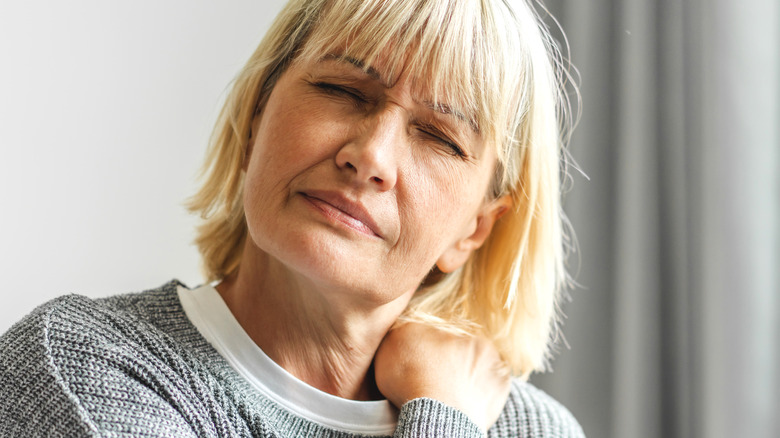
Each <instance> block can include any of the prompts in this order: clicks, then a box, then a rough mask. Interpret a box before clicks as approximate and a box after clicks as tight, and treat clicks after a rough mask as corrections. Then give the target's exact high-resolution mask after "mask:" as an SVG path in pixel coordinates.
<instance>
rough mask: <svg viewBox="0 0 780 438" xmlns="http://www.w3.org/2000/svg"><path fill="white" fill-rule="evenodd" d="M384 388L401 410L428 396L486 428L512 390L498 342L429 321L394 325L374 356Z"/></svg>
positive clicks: (377, 372)
mask: <svg viewBox="0 0 780 438" xmlns="http://www.w3.org/2000/svg"><path fill="white" fill-rule="evenodd" d="M374 374H375V376H376V384H377V387H378V388H379V391H381V392H382V394H383V395H384V396H385V397H387V399H388V400H389V401H390V402H391V403H393V404H394V405H395V406H396V407H398V408H399V409H400V408H401V406H403V405H404V403H406V402H408V401H409V400H412V399H415V398H420V397H428V398H432V399H436V400H439V401H441V402H442V403H445V404H447V405H449V406H452V407H454V408H457V409H459V410H460V411H462V412H463V413H465V414H466V415H468V416H469V418H471V419H472V420H473V421H474V422H475V423H476V424H477V425H479V426H480V427H482V428H483V429H484V430H487V429H489V428H490V426H492V425H493V423H495V421H496V420H497V419H498V416H499V415H500V414H501V411H502V409H503V407H504V404H505V403H506V399H507V397H508V395H509V382H510V376H509V370H508V369H507V367H506V365H505V364H504V362H503V361H502V360H501V357H500V356H499V354H498V351H496V349H495V348H494V347H493V344H492V343H491V342H490V341H489V340H487V339H485V338H481V337H467V336H458V335H455V334H452V333H449V332H447V331H444V330H441V329H438V328H435V327H431V326H428V325H425V324H418V323H409V324H404V325H402V326H400V327H398V328H395V329H393V330H391V331H390V332H389V333H388V334H387V336H385V339H384V340H383V341H382V344H381V345H380V346H379V349H378V350H377V352H376V356H375V358H374Z"/></svg>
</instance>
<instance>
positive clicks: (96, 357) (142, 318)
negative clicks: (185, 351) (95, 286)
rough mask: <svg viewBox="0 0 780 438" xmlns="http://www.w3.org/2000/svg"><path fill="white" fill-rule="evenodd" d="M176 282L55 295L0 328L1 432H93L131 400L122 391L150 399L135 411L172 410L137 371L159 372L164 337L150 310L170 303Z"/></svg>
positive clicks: (143, 373)
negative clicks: (103, 293)
mask: <svg viewBox="0 0 780 438" xmlns="http://www.w3.org/2000/svg"><path fill="white" fill-rule="evenodd" d="M175 288H176V284H175V283H174V282H171V283H168V284H166V285H165V286H163V287H161V288H158V289H155V290H151V291H147V292H143V293H140V294H128V295H121V296H117V297H112V298H105V299H90V298H87V297H84V296H80V295H67V296H63V297H59V298H56V299H54V300H52V301H49V302H47V303H45V304H43V305H41V306H39V307H38V308H36V309H35V310H34V311H33V312H32V313H30V314H29V315H27V316H26V317H25V318H24V319H22V320H21V321H19V322H18V323H16V324H15V325H14V326H12V327H11V329H9V331H8V332H6V333H5V334H3V335H2V336H0V352H2V353H1V354H0V435H2V436H6V434H8V435H10V436H47V435H49V432H52V433H53V432H54V431H56V433H54V435H55V436H58V435H65V436H94V435H97V434H99V433H100V432H99V431H101V430H105V427H106V424H101V421H100V419H106V418H109V419H110V420H111V421H118V419H117V418H115V417H116V416H114V415H113V414H112V413H115V412H118V411H117V410H116V409H117V408H119V407H120V406H122V404H123V403H125V405H126V404H127V403H128V402H129V401H131V400H128V397H127V394H137V395H139V398H140V396H143V397H144V398H146V400H148V401H150V403H147V405H148V406H141V408H139V409H138V410H139V412H142V411H143V413H150V412H151V411H154V413H155V414H156V415H160V414H172V412H170V409H169V408H167V407H166V406H165V405H164V404H162V403H152V402H153V400H152V398H151V397H150V395H151V394H147V393H146V392H148V389H146V388H148V386H146V388H145V384H148V383H149V382H144V381H143V380H144V379H142V378H139V377H143V376H148V375H155V374H156V375H159V371H160V366H159V364H161V363H162V362H163V361H162V360H160V359H161V358H160V355H159V354H156V353H157V352H158V351H161V350H165V349H166V344H167V343H166V342H165V341H164V340H163V339H162V338H163V337H164V334H163V333H162V332H161V331H160V330H157V329H156V328H155V323H154V321H155V319H160V318H158V317H156V316H155V315H156V314H159V313H160V312H163V313H164V312H169V311H172V310H170V309H167V307H170V305H169V303H167V301H170V300H168V299H166V297H168V298H170V297H172V298H174V299H175V298H176V294H175ZM171 291H173V293H171ZM155 303H156V304H158V305H157V306H155ZM152 350H157V351H154V352H153V351H152ZM152 353H155V354H152ZM157 380H159V379H157ZM159 383H160V382H157V384H158V385H159ZM109 414H112V415H109ZM168 418H174V416H172V415H171V417H168ZM170 423H171V426H172V427H173V429H177V426H179V424H173V423H175V421H171V422H170ZM114 424H116V423H114Z"/></svg>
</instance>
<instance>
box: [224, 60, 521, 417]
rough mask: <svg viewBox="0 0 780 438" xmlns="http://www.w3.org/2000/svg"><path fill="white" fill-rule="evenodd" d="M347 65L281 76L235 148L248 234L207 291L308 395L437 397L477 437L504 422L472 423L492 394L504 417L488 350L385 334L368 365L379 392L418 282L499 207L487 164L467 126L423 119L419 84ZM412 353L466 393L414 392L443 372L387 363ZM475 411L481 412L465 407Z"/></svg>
mask: <svg viewBox="0 0 780 438" xmlns="http://www.w3.org/2000/svg"><path fill="white" fill-rule="evenodd" d="M354 64H355V63H354V62H353V61H348V60H342V59H340V58H338V57H325V59H323V60H321V61H317V62H313V63H309V64H302V63H294V64H293V65H292V66H290V67H289V68H288V69H287V70H286V71H285V72H284V73H283V74H282V75H281V77H280V78H279V81H278V82H277V84H276V85H275V87H274V89H273V91H272V92H271V94H270V96H269V98H268V100H267V102H266V104H265V106H264V107H263V108H262V110H261V111H260V114H259V115H258V116H257V117H256V119H255V121H254V123H253V129H252V136H251V138H250V140H249V145H248V149H247V157H246V162H245V166H244V170H245V172H246V179H245V187H244V207H245V212H246V220H247V226H248V230H249V238H248V239H247V243H246V245H245V246H244V250H243V254H242V260H241V264H240V266H239V269H238V272H237V273H236V274H234V275H232V276H230V277H229V278H226V279H225V280H224V281H223V282H222V283H221V284H220V285H219V286H218V287H217V290H218V291H219V292H220V294H221V295H222V297H223V298H224V300H225V302H226V303H227V305H228V307H229V308H230V309H231V311H232V312H233V314H234V315H235V316H236V319H237V320H238V321H239V323H240V324H241V325H242V327H243V328H244V329H245V330H246V331H247V333H248V334H249V335H250V337H252V339H253V340H254V341H255V342H256V343H257V344H258V345H259V346H260V347H261V348H262V349H263V350H264V351H265V352H266V354H268V355H269V357H271V358H272V359H273V360H274V361H276V362H277V363H278V364H279V365H281V366H282V367H284V368H285V369H286V370H287V371H289V372H290V373H292V374H293V375H295V376H296V377H298V378H299V379H301V380H303V381H305V382H307V383H309V384H310V385H312V386H314V387H316V388H319V389H321V390H323V391H326V392H328V393H331V394H334V395H337V396H340V397H345V398H350V399H356V400H369V399H376V398H381V397H382V395H384V396H386V397H388V399H389V400H390V401H391V402H393V403H394V404H395V405H396V406H398V407H400V406H401V404H402V403H403V402H404V401H406V400H409V399H411V398H414V397H420V396H427V397H430V398H437V399H440V400H442V401H444V402H445V403H449V404H452V406H455V407H458V408H460V409H462V410H464V412H466V414H468V415H470V416H472V418H474V419H475V420H476V421H478V423H479V424H483V426H484V425H485V422H486V421H489V420H487V419H488V418H492V419H493V420H495V418H494V417H497V416H498V412H500V406H499V407H498V408H497V409H492V410H491V413H490V414H489V415H488V414H485V413H484V412H482V411H484V408H483V407H482V406H484V405H485V404H486V400H487V399H484V395H490V396H494V395H495V394H504V395H503V398H501V399H500V400H501V403H500V404H501V406H503V401H504V400H505V399H506V392H507V391H508V381H507V380H505V379H501V378H499V379H495V378H492V377H490V376H489V375H491V374H493V375H499V376H500V375H501V373H498V372H497V371H496V370H497V367H496V366H494V365H495V363H494V362H495V361H494V360H492V359H490V358H493V359H496V358H497V356H498V355H497V353H495V350H494V349H493V348H492V346H490V344H489V343H487V342H486V341H484V342H477V343H476V344H475V343H474V342H475V341H474V340H468V341H466V342H460V341H458V342H454V341H453V340H452V339H450V338H448V337H447V335H445V334H443V333H439V334H436V332H435V331H434V332H431V331H430V329H429V330H426V331H425V333H426V334H429V335H430V336H424V337H423V336H417V335H418V334H419V333H417V332H415V333H413V334H412V335H413V336H412V338H415V339H410V338H409V336H408V334H409V332H408V330H403V329H402V330H395V331H393V332H392V333H391V334H390V335H389V336H388V337H387V338H386V340H385V344H384V347H383V349H382V350H381V351H383V352H384V353H383V354H380V355H377V359H376V367H377V369H378V370H379V369H381V370H382V371H383V374H382V376H383V378H382V380H381V386H380V387H379V388H377V383H378V380H375V378H374V372H373V370H372V363H373V361H374V356H375V354H376V353H377V349H378V348H379V345H380V343H381V342H382V340H383V339H385V336H386V335H387V334H388V331H389V330H390V327H391V326H392V325H393V324H394V322H395V320H396V319H397V318H398V316H399V315H400V314H401V313H402V312H403V310H404V308H405V307H406V305H407V303H408V302H409V299H411V297H412V295H413V294H414V292H415V290H416V289H417V288H418V286H419V284H420V283H421V282H422V280H423V279H424V278H425V276H426V275H427V273H428V272H429V271H430V270H431V269H432V268H433V267H434V266H437V267H438V268H439V269H440V270H442V271H444V272H449V271H452V270H454V269H457V268H458V267H460V266H461V265H462V264H463V263H465V261H466V260H467V259H468V257H469V256H470V255H471V253H472V252H473V250H474V249H476V248H478V247H479V246H480V245H481V244H482V243H483V242H484V240H485V239H486V238H487V236H488V234H489V233H490V230H491V228H492V226H493V224H494V222H495V220H497V219H498V217H500V215H501V214H502V212H503V211H505V210H506V209H507V208H508V207H509V206H510V202H511V201H510V200H509V198H508V197H504V198H499V199H496V200H490V201H488V200H486V197H485V193H487V190H488V185H489V182H490V178H491V176H492V172H493V169H494V167H495V162H496V158H495V156H494V152H493V151H492V149H491V148H488V147H486V146H485V145H484V142H483V141H482V139H481V137H480V135H479V133H478V132H476V131H475V130H474V129H473V128H472V127H471V126H470V125H469V124H468V123H467V122H465V121H463V120H461V119H459V118H458V117H457V116H455V115H452V114H442V113H439V112H437V111H435V110H434V109H433V107H432V105H431V103H430V102H429V100H427V99H428V98H429V96H427V95H426V94H425V93H424V92H421V91H420V90H418V89H417V88H416V87H415V86H414V84H415V83H418V82H419V81H415V80H414V78H410V77H408V76H406V75H404V74H403V73H401V74H400V76H399V77H396V78H388V77H384V76H382V69H381V63H379V64H377V65H378V66H379V67H378V68H376V70H375V71H372V72H370V73H366V72H364V71H363V70H362V69H360V68H358V67H357V66H356V65H354ZM447 104H448V105H449V106H450V107H452V106H454V105H452V104H451V103H449V102H447ZM404 339H406V341H404ZM406 342H411V344H407V343H406ZM410 345H411V346H412V347H413V348H414V349H415V351H420V352H422V351H426V352H431V351H434V349H435V351H436V353H435V354H433V355H431V356H432V357H436V356H437V355H438V357H442V358H443V357H449V358H451V359H452V361H451V362H452V363H449V364H448V365H447V367H446V368H445V370H446V372H447V373H450V375H451V376H452V379H457V380H458V381H459V382H461V381H462V382H461V383H462V385H460V386H458V388H459V389H458V391H457V392H458V393H457V394H453V393H452V390H451V388H452V387H451V385H449V384H448V385H442V383H443V382H440V381H433V382H431V383H429V384H428V383H425V382H427V381H428V380H430V378H431V377H432V376H434V375H435V374H436V373H437V372H441V371H435V370H441V364H440V363H439V361H438V360H437V362H436V363H435V364H434V363H426V362H425V361H417V362H415V361H410V360H406V361H405V362H404V367H403V368H402V370H401V371H403V372H399V370H398V369H397V368H396V367H394V366H390V365H389V364H388V362H390V361H394V360H397V359H398V358H407V359H408V356H410V354H408V353H407V352H406V351H405V350H404V349H405V348H407V347H409V346H410ZM429 348H431V349H430V350H429ZM466 354H472V355H474V360H473V361H471V363H469V364H464V363H463V361H462V360H461V359H460V358H462V357H464V355H466ZM429 355H430V354H429ZM414 356H423V355H422V354H419V355H416V354H415V355H414ZM448 360H449V359H448ZM496 360H497V359H496ZM408 373H412V374H411V375H410V374H408ZM478 376H482V377H485V378H477V377H478ZM410 379H411V380H410ZM408 382H413V384H409V383H408ZM488 384H490V385H495V386H496V388H497V389H496V390H493V391H485V385H488ZM379 391H382V394H380V393H379ZM385 391H387V393H385ZM388 394H392V397H391V396H390V395H388ZM464 400H465V401H464ZM471 400H476V401H483V402H482V403H480V404H479V408H477V409H474V402H470V401H471ZM493 411H495V412H493Z"/></svg>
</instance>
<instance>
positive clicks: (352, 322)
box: [217, 252, 413, 400]
mask: <svg viewBox="0 0 780 438" xmlns="http://www.w3.org/2000/svg"><path fill="white" fill-rule="evenodd" d="M244 255H245V256H246V255H247V254H246V252H245V254H244ZM217 290H218V291H219V293H220V295H221V296H222V298H223V299H224V300H225V303H226V304H227V306H228V308H230V311H231V312H232V313H233V315H234V316H235V317H236V319H237V320H238V322H239V324H241V326H242V327H243V329H244V330H245V331H246V332H247V333H248V334H249V336H250V337H251V338H252V340H253V341H254V342H255V343H256V344H257V345H258V346H259V347H260V348H261V349H262V350H263V351H264V352H265V354H267V355H268V356H269V357H270V358H271V359H272V360H273V361H274V362H276V363H277V364H279V365H280V366H281V367H282V368H284V369H285V370H287V371H288V372H289V373H291V374H292V375H294V376H295V377H297V378H298V379H300V380H302V381H304V382H306V383H308V384H309V385H311V386H313V387H315V388H317V389H320V390H322V391H325V392H327V393H329V394H332V395H336V396H339V397H343V398H347V399H352V400H375V399H379V398H381V395H380V394H379V391H378V390H377V389H376V385H375V383H374V376H373V370H372V369H371V364H372V361H373V358H374V353H375V352H376V350H377V348H378V347H379V343H380V342H381V341H382V339H383V338H384V336H385V334H386V333H387V331H388V330H389V329H390V327H391V326H392V325H393V323H394V322H395V320H396V319H397V318H398V316H399V315H400V314H401V312H402V311H403V310H404V308H405V307H406V304H407V303H408V301H409V299H410V298H411V296H412V294H413V291H410V292H407V293H406V294H404V295H402V296H401V297H399V298H398V299H396V300H394V301H391V302H388V303H373V302H371V301H370V300H365V299H364V297H363V296H361V294H358V293H356V292H355V291H349V290H339V289H337V288H327V287H321V286H317V285H315V284H314V283H312V282H311V281H309V280H308V279H305V278H301V277H299V276H298V275H296V274H295V273H293V272H291V271H290V270H289V269H287V268H286V267H285V266H283V265H282V264H281V263H279V262H278V261H276V260H274V259H272V258H270V257H268V256H267V255H262V256H261V257H255V258H254V260H251V259H250V260H247V259H246V258H242V262H241V267H240V268H239V270H238V272H237V273H236V274H234V275H232V276H230V277H228V278H226V279H224V280H223V281H222V283H221V284H219V285H218V286H217Z"/></svg>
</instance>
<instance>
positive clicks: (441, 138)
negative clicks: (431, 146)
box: [419, 124, 468, 159]
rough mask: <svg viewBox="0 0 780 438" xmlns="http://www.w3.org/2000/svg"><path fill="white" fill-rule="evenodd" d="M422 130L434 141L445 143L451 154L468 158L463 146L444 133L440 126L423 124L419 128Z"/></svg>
mask: <svg viewBox="0 0 780 438" xmlns="http://www.w3.org/2000/svg"><path fill="white" fill-rule="evenodd" d="M419 130H420V132H421V133H423V134H425V135H426V136H428V137H430V138H431V139H433V140H434V141H436V142H438V143H440V144H442V145H444V146H445V147H446V148H447V149H448V152H449V153H450V154H451V155H454V156H456V157H459V158H464V159H465V158H468V155H467V154H466V152H465V151H464V150H463V148H462V147H460V146H458V145H457V144H456V143H455V142H453V141H452V140H450V139H449V138H448V137H447V136H446V135H444V133H442V132H441V131H440V130H439V129H438V128H436V127H435V126H433V125H429V124H421V125H420V128H419Z"/></svg>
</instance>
